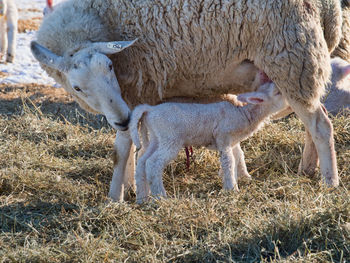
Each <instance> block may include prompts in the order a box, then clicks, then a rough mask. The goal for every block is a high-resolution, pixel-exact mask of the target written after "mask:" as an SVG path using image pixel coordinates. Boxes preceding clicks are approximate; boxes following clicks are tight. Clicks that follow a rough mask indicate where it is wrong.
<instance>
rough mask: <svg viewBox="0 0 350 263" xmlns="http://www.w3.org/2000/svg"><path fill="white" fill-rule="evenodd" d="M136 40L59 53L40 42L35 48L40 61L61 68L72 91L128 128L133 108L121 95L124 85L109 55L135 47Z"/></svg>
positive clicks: (111, 120) (120, 126) (117, 125)
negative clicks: (117, 76)
mask: <svg viewBox="0 0 350 263" xmlns="http://www.w3.org/2000/svg"><path fill="white" fill-rule="evenodd" d="M134 42H135V40H134V41H116V42H99V43H92V44H89V45H87V46H86V47H84V48H82V49H80V50H77V51H74V52H67V53H66V54H64V55H63V56H58V55H56V54H54V53H53V52H51V51H50V50H48V49H47V48H45V47H43V46H41V45H40V44H38V43H37V42H35V41H33V42H32V43H31V51H32V53H33V55H34V56H35V58H36V59H37V60H39V62H40V63H42V64H44V65H46V66H48V67H51V68H54V69H56V70H59V71H60V72H61V73H62V74H64V76H65V77H66V79H67V80H68V85H69V87H67V88H70V89H71V90H70V91H71V93H72V94H73V95H74V96H75V97H77V98H78V99H80V100H82V101H83V102H84V103H86V104H87V105H88V106H89V107H91V108H92V109H93V110H95V111H96V112H100V113H103V114H104V115H105V116H106V118H107V120H108V122H109V123H110V125H111V126H112V127H113V128H115V129H118V130H126V129H127V128H128V124H129V120H130V109H129V107H128V106H127V104H126V103H125V101H124V100H123V99H122V97H121V91H120V87H119V84H118V81H117V78H116V76H115V73H114V69H113V64H112V61H111V60H110V59H109V58H108V57H107V55H109V54H114V53H117V52H120V51H122V50H123V49H125V48H127V47H129V46H131V45H132V44H133V43H134Z"/></svg>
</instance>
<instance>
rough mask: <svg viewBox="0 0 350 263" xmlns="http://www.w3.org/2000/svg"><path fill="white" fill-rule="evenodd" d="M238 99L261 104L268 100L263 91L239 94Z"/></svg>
mask: <svg viewBox="0 0 350 263" xmlns="http://www.w3.org/2000/svg"><path fill="white" fill-rule="evenodd" d="M237 99H238V100H239V101H242V102H246V103H250V104H261V103H263V102H264V101H266V95H265V94H264V93H262V92H249V93H243V94H240V95H238V96H237Z"/></svg>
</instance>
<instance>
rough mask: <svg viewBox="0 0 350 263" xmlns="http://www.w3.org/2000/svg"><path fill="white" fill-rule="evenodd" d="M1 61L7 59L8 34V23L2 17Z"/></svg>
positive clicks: (0, 23)
mask: <svg viewBox="0 0 350 263" xmlns="http://www.w3.org/2000/svg"><path fill="white" fill-rule="evenodd" d="M0 32H1V34H0V40H1V42H0V61H2V60H4V59H5V55H6V52H7V33H6V21H5V19H4V17H0Z"/></svg>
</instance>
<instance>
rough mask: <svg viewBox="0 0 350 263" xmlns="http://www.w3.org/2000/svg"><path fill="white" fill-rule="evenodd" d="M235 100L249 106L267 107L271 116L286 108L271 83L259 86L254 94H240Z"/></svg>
mask: <svg viewBox="0 0 350 263" xmlns="http://www.w3.org/2000/svg"><path fill="white" fill-rule="evenodd" d="M237 99H238V100H240V101H242V102H246V103H250V104H261V105H267V106H268V108H269V109H270V112H271V114H272V113H276V112H279V111H281V110H283V109H285V108H286V107H288V103H287V101H286V99H285V98H284V97H283V96H282V94H281V92H280V91H279V89H278V88H277V87H276V85H275V84H274V83H272V82H267V83H265V84H263V85H261V86H260V87H259V88H258V90H257V91H255V92H249V93H243V94H240V95H238V96H237Z"/></svg>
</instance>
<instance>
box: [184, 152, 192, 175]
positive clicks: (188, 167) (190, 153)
mask: <svg viewBox="0 0 350 263" xmlns="http://www.w3.org/2000/svg"><path fill="white" fill-rule="evenodd" d="M185 152H186V167H187V171H188V170H189V169H190V157H191V158H192V160H193V149H192V146H189V147H187V146H186V147H185Z"/></svg>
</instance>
